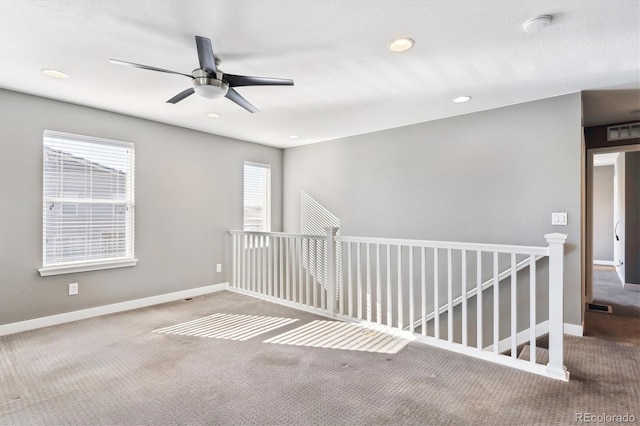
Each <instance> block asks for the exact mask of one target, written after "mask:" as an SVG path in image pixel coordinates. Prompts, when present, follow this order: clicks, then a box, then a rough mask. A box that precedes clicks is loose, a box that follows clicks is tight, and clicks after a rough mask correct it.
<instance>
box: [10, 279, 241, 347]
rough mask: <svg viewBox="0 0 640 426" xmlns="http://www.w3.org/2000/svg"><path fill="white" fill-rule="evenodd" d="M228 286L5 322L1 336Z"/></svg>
mask: <svg viewBox="0 0 640 426" xmlns="http://www.w3.org/2000/svg"><path fill="white" fill-rule="evenodd" d="M228 288H229V283H221V284H213V285H207V286H204V287H197V288H190V289H188V290H181V291H176V292H173V293H166V294H160V295H157V296H151V297H144V298H142V299H135V300H127V301H126V302H120V303H113V304H111V305H103V306H96V307H95V308H88V309H81V310H79V311H72V312H65V313H63V314H58V315H51V316H48V317H41V318H35V319H31V320H27V321H20V322H14V323H10V324H4V325H0V336H6V335H8V334H13V333H20V332H22V331H28V330H34V329H36V328H42V327H49V326H52V325H58V324H64V323H67V322H72V321H78V320H83V319H87V318H93V317H97V316H100V315H108V314H114V313H116V312H123V311H129V310H131V309H138V308H144V307H147V306H152V305H159V304H161V303H167V302H174V301H176V300H181V299H187V298H189V297H197V296H202V295H204V294H209V293H215V292H217V291H222V290H227V289H228Z"/></svg>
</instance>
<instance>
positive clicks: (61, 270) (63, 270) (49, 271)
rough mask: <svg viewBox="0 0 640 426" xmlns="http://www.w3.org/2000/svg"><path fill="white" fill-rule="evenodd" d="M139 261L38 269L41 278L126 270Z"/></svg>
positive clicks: (116, 261) (93, 263)
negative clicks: (117, 269)
mask: <svg viewBox="0 0 640 426" xmlns="http://www.w3.org/2000/svg"><path fill="white" fill-rule="evenodd" d="M137 263H138V259H131V260H129V259H128V260H115V261H107V262H90V263H80V264H71V265H69V264H67V265H55V266H47V267H43V268H40V269H38V272H40V276H41V277H47V276H49V275H62V274H75V273H76V272H87V271H99V270H102V269H114V268H126V267H128V266H136V264H137Z"/></svg>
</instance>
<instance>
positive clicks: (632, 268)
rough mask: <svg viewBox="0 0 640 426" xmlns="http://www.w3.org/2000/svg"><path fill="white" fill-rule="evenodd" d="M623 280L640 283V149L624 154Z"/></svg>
mask: <svg viewBox="0 0 640 426" xmlns="http://www.w3.org/2000/svg"><path fill="white" fill-rule="evenodd" d="M625 163H626V164H625V179H624V185H625V222H626V224H625V227H624V232H625V242H624V247H625V248H624V251H625V254H624V258H625V263H626V267H625V275H624V278H625V282H626V283H629V284H638V285H640V151H636V152H627V153H626V154H625Z"/></svg>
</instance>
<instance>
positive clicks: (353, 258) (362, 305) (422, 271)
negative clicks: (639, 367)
mask: <svg viewBox="0 0 640 426" xmlns="http://www.w3.org/2000/svg"><path fill="white" fill-rule="evenodd" d="M336 231H337V228H327V235H326V236H317V235H297V234H283V233H257V232H244V231H230V233H231V234H232V237H233V279H232V284H231V288H232V289H234V290H235V291H239V292H242V293H246V294H251V295H253V296H258V297H262V298H266V299H269V300H273V301H276V302H279V303H285V304H288V305H291V306H295V307H298V308H302V309H305V310H308V311H311V312H315V313H319V314H321V315H325V316H330V317H334V318H338V319H341V320H347V321H360V322H366V323H370V324H375V325H377V326H379V327H387V328H389V329H395V330H396V331H400V332H402V331H403V330H404V329H405V327H406V328H408V330H409V332H411V333H412V335H413V336H414V337H415V338H416V340H418V341H420V342H422V343H426V344H429V345H433V346H437V347H441V348H445V349H449V350H453V351H455V352H459V353H464V354H467V355H470V356H474V357H477V358H482V359H486V360H488V361H492V362H496V363H500V364H503V365H508V366H511V367H514V368H518V369H522V370H526V371H530V372H533V373H536V374H541V375H545V376H548V377H553V378H556V379H561V380H568V378H569V373H568V372H567V371H566V369H565V368H564V364H563V362H564V359H563V347H562V346H563V328H564V323H563V321H564V319H563V258H564V242H565V240H566V235H564V234H549V235H546V236H545V237H546V239H547V242H548V246H547V247H529V246H514V245H498V244H477V243H460V242H440V241H423V240H406V239H386V238H366V237H349V236H336ZM338 245H340V249H341V253H342V254H341V257H340V259H337V258H336V255H335V253H336V250H337V248H338ZM544 259H548V262H545V261H543V260H544ZM538 261H541V264H540V267H539V266H538ZM338 262H339V264H338ZM337 270H339V271H341V272H340V275H339V276H336V271H337ZM501 270H502V272H500V271H501ZM539 270H540V271H539ZM474 299H475V300H474ZM436 312H438V313H439V314H438V315H436V314H435V313H436ZM547 331H548V333H549V363H548V364H547V365H541V364H538V363H537V362H536V349H537V348H536V338H537V337H539V334H540V333H541V332H547ZM523 343H528V344H529V346H530V350H529V353H530V355H529V359H519V358H518V349H519V348H518V346H519V345H520V344H523ZM505 346H506V349H510V354H509V355H503V354H502V353H501V352H503V350H504V349H505Z"/></svg>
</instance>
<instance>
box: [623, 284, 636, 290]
mask: <svg viewBox="0 0 640 426" xmlns="http://www.w3.org/2000/svg"><path fill="white" fill-rule="evenodd" d="M623 287H624V289H625V290H631V291H640V284H633V283H624V286H623Z"/></svg>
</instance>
